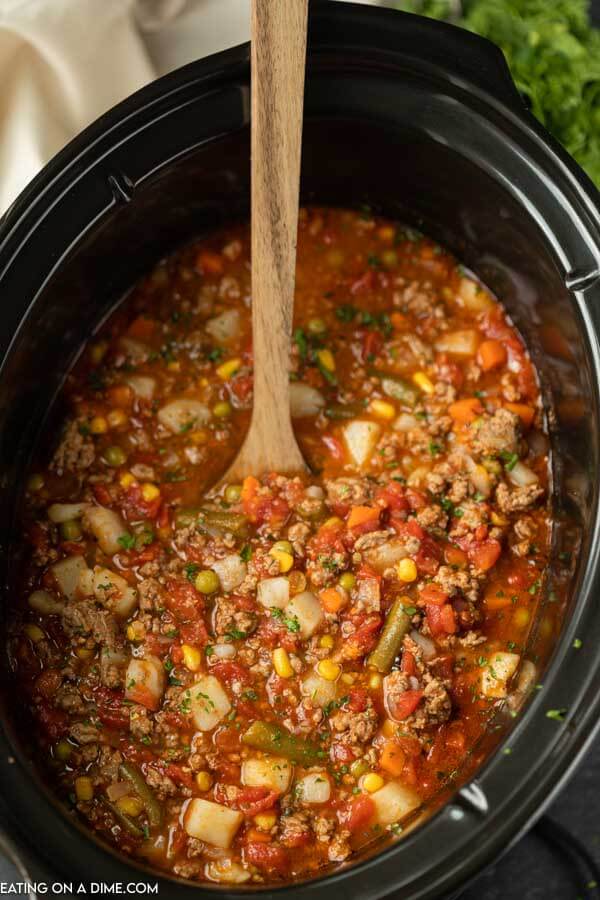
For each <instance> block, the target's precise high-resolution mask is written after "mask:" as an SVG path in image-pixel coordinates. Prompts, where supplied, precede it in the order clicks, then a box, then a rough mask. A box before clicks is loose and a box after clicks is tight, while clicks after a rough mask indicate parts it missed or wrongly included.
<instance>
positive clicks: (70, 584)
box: [50, 556, 89, 600]
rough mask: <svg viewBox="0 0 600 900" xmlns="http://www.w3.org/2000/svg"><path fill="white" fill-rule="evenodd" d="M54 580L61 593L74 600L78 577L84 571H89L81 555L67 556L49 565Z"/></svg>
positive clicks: (77, 591)
mask: <svg viewBox="0 0 600 900" xmlns="http://www.w3.org/2000/svg"><path fill="white" fill-rule="evenodd" d="M50 571H51V572H52V574H53V576H54V580H55V581H56V583H57V585H58V589H59V590H60V592H61V594H64V596H65V597H67V598H68V599H69V600H74V599H75V597H76V596H77V594H78V593H79V590H78V589H79V579H80V578H81V576H82V575H83V573H84V572H86V571H89V570H88V566H87V563H86V561H85V559H84V558H83V556H67V558H66V559H61V561H60V562H57V563H54V565H53V566H51V567H50Z"/></svg>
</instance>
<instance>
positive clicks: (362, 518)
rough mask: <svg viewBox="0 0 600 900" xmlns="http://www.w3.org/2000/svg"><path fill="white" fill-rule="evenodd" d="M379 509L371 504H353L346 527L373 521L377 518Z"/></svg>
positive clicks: (354, 526)
mask: <svg viewBox="0 0 600 900" xmlns="http://www.w3.org/2000/svg"><path fill="white" fill-rule="evenodd" d="M379 512H380V511H379V510H378V509H377V508H376V507H373V506H353V507H352V509H351V510H350V515H349V516H348V521H347V523H346V524H347V525H348V528H356V527H357V525H364V524H365V523H367V522H375V521H378V520H379Z"/></svg>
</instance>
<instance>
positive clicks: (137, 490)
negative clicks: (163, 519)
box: [120, 481, 162, 521]
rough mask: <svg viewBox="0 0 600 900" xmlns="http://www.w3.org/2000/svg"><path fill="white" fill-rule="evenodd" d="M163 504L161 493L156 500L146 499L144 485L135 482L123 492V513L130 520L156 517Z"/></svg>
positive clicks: (121, 502)
mask: <svg viewBox="0 0 600 900" xmlns="http://www.w3.org/2000/svg"><path fill="white" fill-rule="evenodd" d="M161 504H162V498H161V496H160V495H159V496H158V497H156V498H155V499H154V500H144V498H143V496H142V486H141V484H138V482H137V481H136V482H134V483H133V484H132V485H131V486H130V487H128V488H127V489H126V490H125V491H124V492H123V494H122V496H121V500H120V505H121V510H122V512H123V515H124V516H125V518H126V519H128V520H129V521H135V520H136V519H156V518H157V516H158V514H159V511H160V508H161Z"/></svg>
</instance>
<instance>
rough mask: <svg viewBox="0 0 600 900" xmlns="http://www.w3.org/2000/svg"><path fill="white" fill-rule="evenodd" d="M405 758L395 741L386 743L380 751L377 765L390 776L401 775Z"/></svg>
mask: <svg viewBox="0 0 600 900" xmlns="http://www.w3.org/2000/svg"><path fill="white" fill-rule="evenodd" d="M405 760H406V756H405V753H404V751H403V750H402V748H401V747H399V746H398V744H397V743H396V741H386V742H385V744H384V745H383V750H382V751H381V759H380V760H379V765H380V766H381V768H382V769H385V771H386V772H389V773H390V775H396V776H398V775H402V771H403V769H404V763H405Z"/></svg>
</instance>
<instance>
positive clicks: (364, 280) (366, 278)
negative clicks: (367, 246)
mask: <svg viewBox="0 0 600 900" xmlns="http://www.w3.org/2000/svg"><path fill="white" fill-rule="evenodd" d="M374 279H375V273H374V271H373V269H367V271H366V272H365V273H364V274H363V275H361V276H360V278H356V279H355V280H354V281H353V282H352V283H351V284H350V293H351V294H360V293H362V292H363V291H369V290H371V288H372V287H373V281H374Z"/></svg>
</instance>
